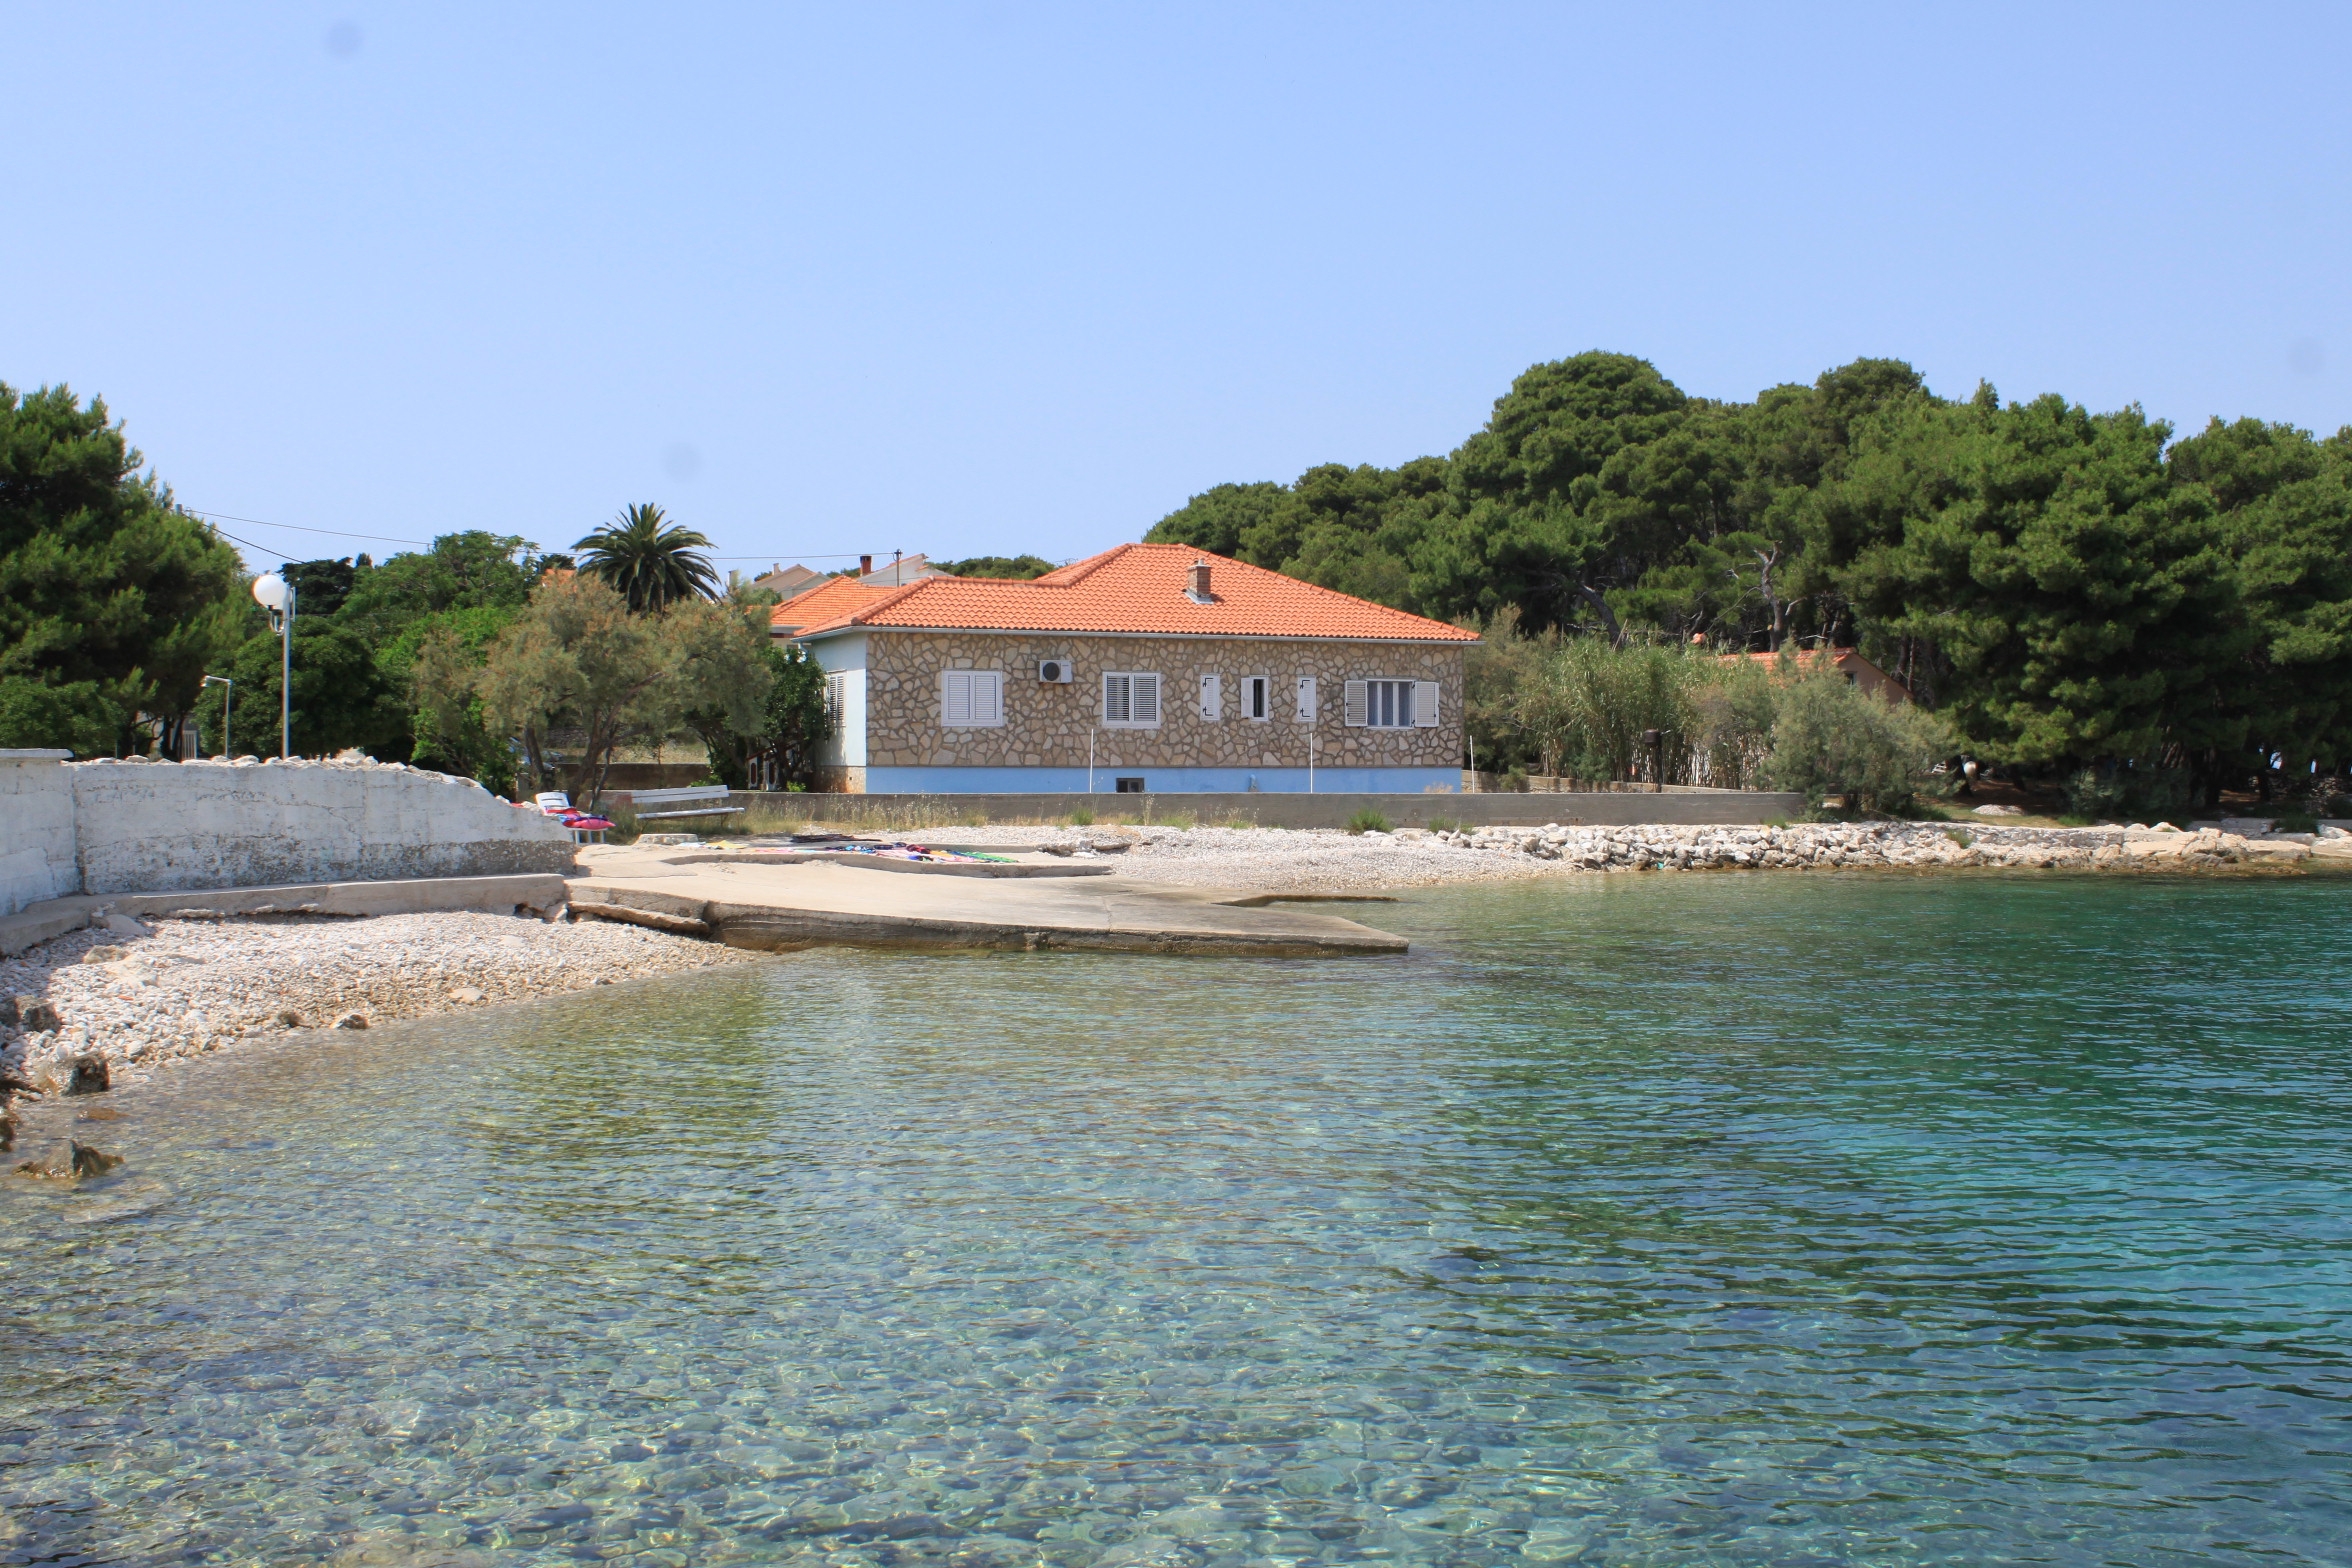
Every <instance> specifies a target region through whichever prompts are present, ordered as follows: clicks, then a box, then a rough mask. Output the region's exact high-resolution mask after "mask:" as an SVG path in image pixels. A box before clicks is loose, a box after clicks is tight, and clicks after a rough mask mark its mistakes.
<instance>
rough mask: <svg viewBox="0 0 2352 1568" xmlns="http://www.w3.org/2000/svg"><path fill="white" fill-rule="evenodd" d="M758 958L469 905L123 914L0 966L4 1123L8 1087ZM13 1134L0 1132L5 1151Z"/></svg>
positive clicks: (81, 1086)
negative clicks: (381, 911)
mask: <svg viewBox="0 0 2352 1568" xmlns="http://www.w3.org/2000/svg"><path fill="white" fill-rule="evenodd" d="M756 956H758V955H756V954H752V953H745V952H740V951H738V950H736V949H734V948H730V947H725V946H722V945H720V944H719V943H716V942H703V941H695V940H693V939H691V938H686V937H677V936H670V935H666V934H664V933H662V932H659V931H648V930H645V929H644V928H642V927H639V926H632V925H606V924H602V923H600V922H594V921H580V922H577V923H574V922H570V921H558V922H548V921H543V920H540V919H537V918H535V917H530V916H513V915H493V914H482V913H474V912H446V913H434V914H410V915H379V916H374V917H371V918H364V919H337V918H334V917H326V916H300V915H296V916H264V917H258V918H244V919H222V920H159V921H155V922H153V923H152V924H149V923H146V922H141V921H135V920H131V919H128V918H127V917H125V916H121V915H115V916H111V917H108V920H107V924H106V926H104V927H94V928H92V929H89V930H85V931H76V932H72V933H70V934H68V935H65V936H62V937H58V938H56V939H55V940H53V941H49V942H45V943H43V944H41V945H40V946H38V947H35V948H32V949H30V950H28V951H26V952H25V953H24V954H22V955H21V956H19V957H17V958H14V959H10V960H7V961H5V962H0V1124H5V1123H6V1121H7V1119H8V1113H7V1110H6V1108H5V1107H6V1102H7V1100H8V1098H9V1096H10V1095H11V1094H12V1093H13V1094H19V1095H26V1096H36V1097H43V1096H50V1095H67V1094H87V1093H93V1092H96V1091H98V1090H102V1089H105V1088H109V1087H112V1086H114V1085H117V1084H122V1083H130V1082H137V1081H139V1080H140V1079H143V1078H145V1077H147V1076H148V1075H149V1074H151V1073H153V1072H155V1071H156V1070H157V1069H159V1068H162V1067H165V1066H168V1065H170V1064H172V1063H174V1062H179V1061H185V1060H187V1059H189V1058H192V1057H200V1056H205V1055H209V1054H211V1053H213V1052H216V1051H219V1050H221V1049H222V1048H224V1047H227V1046H232V1045H235V1044H237V1043H238V1042H240V1041H244V1040H249V1039H254V1038H259V1037H272V1038H282V1037H284V1036H285V1035H287V1034H289V1033H292V1032H295V1031H299V1030H305V1029H346V1030H351V1029H365V1028H368V1027H370V1026H372V1025H376V1024H382V1023H388V1022H390V1021H392V1020H394V1019H399V1018H418V1017H423V1016H425V1015H427V1014H433V1013H448V1012H459V1011H463V1010H465V1009H468V1008H474V1007H485V1006H489V1005H490V1004H492V1003H497V1002H515V1001H522V1000H525V999H527V998H531V997H540V996H553V995H557V994H559V993H562V992H566V991H578V990H584V989H586V988H588V987H590V986H598V985H610V984H614V983H617V982H619V981H623V980H639V979H645V978H648V977H651V976H656V975H670V974H681V973H686V972H688V971H692V970H698V969H708V968H711V967H713V966H715V965H719V964H730V963H741V962H745V961H747V960H749V959H752V958H754V957H756ZM7 1138H8V1133H7V1131H6V1128H5V1125H0V1146H4V1145H5V1143H6V1141H7Z"/></svg>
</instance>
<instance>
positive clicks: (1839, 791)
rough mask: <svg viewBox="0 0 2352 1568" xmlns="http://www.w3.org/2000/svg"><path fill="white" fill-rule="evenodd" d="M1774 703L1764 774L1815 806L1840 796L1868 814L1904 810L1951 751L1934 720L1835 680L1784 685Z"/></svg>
mask: <svg viewBox="0 0 2352 1568" xmlns="http://www.w3.org/2000/svg"><path fill="white" fill-rule="evenodd" d="M1778 698H1779V701H1778V703H1777V705H1776V710H1777V711H1776V712H1775V714H1774V718H1773V727H1772V754H1771V757H1770V759H1769V760H1768V762H1767V763H1766V765H1765V777H1766V779H1767V780H1768V781H1769V782H1770V783H1771V785H1772V786H1773V787H1774V788H1776V789H1784V790H1795V791H1799V792H1801V793H1802V794H1803V795H1804V796H1805V798H1806V799H1807V801H1808V802H1809V803H1811V804H1812V805H1814V806H1819V805H1820V804H1821V802H1822V801H1823V799H1824V798H1826V797H1828V796H1831V795H1843V796H1845V797H1846V798H1847V800H1848V802H1849V803H1850V804H1853V803H1858V804H1860V805H1861V806H1862V807H1863V808H1865V809H1867V810H1871V811H1887V812H1892V811H1900V810H1903V809H1904V808H1906V807H1908V806H1909V805H1910V804H1911V802H1912V800H1913V799H1914V797H1915V796H1917V795H1918V794H1919V792H1920V791H1921V789H1922V788H1923V787H1924V786H1925V785H1926V784H1927V782H1928V781H1929V780H1930V779H1931V778H1932V777H1933V775H1932V773H1931V770H1932V769H1933V768H1934V766H1935V764H1936V763H1937V762H1939V761H1941V760H1942V759H1944V758H1946V757H1948V756H1950V755H1951V754H1952V748H1953V737H1952V734H1951V731H1950V729H1949V727H1948V726H1946V725H1945V724H1944V723H1943V722H1942V721H1941V720H1940V719H1938V718H1937V717H1936V715H1934V714H1931V713H1929V712H1927V711H1926V710H1925V709H1922V708H1918V707H1915V706H1913V705H1911V704H1909V703H1899V704H1896V703H1887V702H1884V701H1882V700H1880V699H1879V698H1877V697H1872V696H1868V695H1866V694H1865V693H1863V692H1861V691H1860V690H1858V689H1856V688H1855V687H1854V686H1853V685H1852V684H1851V683H1849V682H1847V681H1846V680H1844V679H1842V678H1840V677H1838V676H1836V675H1814V676H1807V677H1805V678H1803V679H1799V680H1792V681H1788V682H1785V683H1783V684H1782V685H1781V686H1780V687H1779V688H1778Z"/></svg>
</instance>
